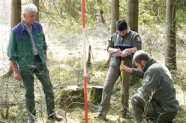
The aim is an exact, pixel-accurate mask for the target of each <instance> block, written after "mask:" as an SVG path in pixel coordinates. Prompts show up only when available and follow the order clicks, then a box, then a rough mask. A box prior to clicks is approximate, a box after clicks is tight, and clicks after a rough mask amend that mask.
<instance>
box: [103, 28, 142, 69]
mask: <svg viewBox="0 0 186 123" xmlns="http://www.w3.org/2000/svg"><path fill="white" fill-rule="evenodd" d="M116 44H117V45H118V44H119V45H125V46H131V47H132V48H133V47H136V48H137V49H138V50H140V49H141V38H140V36H139V34H138V33H137V32H134V31H130V30H129V31H128V32H127V33H126V35H125V36H124V37H122V36H120V35H119V34H118V32H115V33H114V34H113V35H112V36H111V39H110V40H109V41H108V45H107V50H108V48H116V47H115V45H116ZM132 57H133V54H129V55H128V56H127V57H126V58H124V62H125V65H126V66H128V67H132ZM120 64H121V58H119V57H115V53H114V54H113V55H112V59H111V62H110V65H116V66H119V65H120Z"/></svg>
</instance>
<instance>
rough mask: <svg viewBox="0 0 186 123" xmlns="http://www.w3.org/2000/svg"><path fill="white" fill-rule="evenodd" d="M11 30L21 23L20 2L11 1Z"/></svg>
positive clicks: (17, 0)
mask: <svg viewBox="0 0 186 123" xmlns="http://www.w3.org/2000/svg"><path fill="white" fill-rule="evenodd" d="M11 13H12V14H11V29H12V28H13V27H14V26H16V25H17V24H18V23H19V22H20V21H21V0H12V3H11Z"/></svg>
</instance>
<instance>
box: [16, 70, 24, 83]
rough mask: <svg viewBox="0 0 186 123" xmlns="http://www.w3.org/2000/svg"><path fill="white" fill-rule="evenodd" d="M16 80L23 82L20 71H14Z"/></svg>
mask: <svg viewBox="0 0 186 123" xmlns="http://www.w3.org/2000/svg"><path fill="white" fill-rule="evenodd" d="M14 78H15V79H16V80H18V81H20V80H21V78H22V77H21V74H20V72H19V71H18V70H16V71H14Z"/></svg>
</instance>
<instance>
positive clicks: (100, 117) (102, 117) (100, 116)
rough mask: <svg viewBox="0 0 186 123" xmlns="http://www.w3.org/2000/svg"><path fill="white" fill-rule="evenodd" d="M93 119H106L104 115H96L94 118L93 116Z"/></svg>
mask: <svg viewBox="0 0 186 123" xmlns="http://www.w3.org/2000/svg"><path fill="white" fill-rule="evenodd" d="M94 118H95V119H104V120H105V119H106V115H103V114H101V113H98V114H97V115H96V116H94Z"/></svg>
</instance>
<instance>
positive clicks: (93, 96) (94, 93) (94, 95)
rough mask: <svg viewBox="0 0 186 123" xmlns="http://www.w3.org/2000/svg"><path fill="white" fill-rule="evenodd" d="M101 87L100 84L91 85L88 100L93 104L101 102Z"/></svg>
mask: <svg viewBox="0 0 186 123" xmlns="http://www.w3.org/2000/svg"><path fill="white" fill-rule="evenodd" d="M102 92H103V87H102V86H92V88H91V92H90V100H91V101H92V102H93V103H95V104H100V103H101V98H102Z"/></svg>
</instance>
